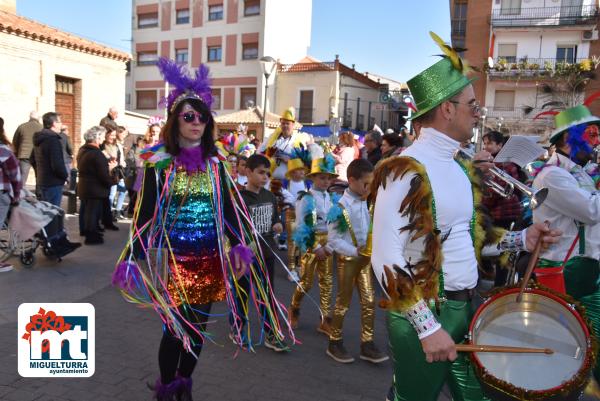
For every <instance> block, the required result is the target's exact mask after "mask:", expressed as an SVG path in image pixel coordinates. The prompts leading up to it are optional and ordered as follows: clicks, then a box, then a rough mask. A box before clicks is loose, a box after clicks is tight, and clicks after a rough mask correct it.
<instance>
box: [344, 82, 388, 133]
mask: <svg viewBox="0 0 600 401" xmlns="http://www.w3.org/2000/svg"><path fill="white" fill-rule="evenodd" d="M346 93H348V103H347V107H348V109H351V110H352V121H351V125H350V127H351V128H356V118H357V103H358V102H357V100H358V98H360V108H359V110H358V114H363V115H364V125H363V129H364V130H368V129H369V128H372V127H371V126H369V102H371V106H370V107H371V117H374V118H375V124H377V125H379V126H380V127H384V126H385V127H387V126H388V115H389V110H388V108H387V105H386V104H384V103H381V102H380V99H379V97H380V90H379V89H375V88H372V87H370V86H367V85H366V84H364V83H362V82H360V81H358V80H356V79H354V78H351V77H349V76H346V75H342V77H341V84H340V95H339V105H338V115H339V116H340V117H343V116H344V96H345V94H346Z"/></svg>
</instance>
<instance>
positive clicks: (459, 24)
mask: <svg viewBox="0 0 600 401" xmlns="http://www.w3.org/2000/svg"><path fill="white" fill-rule="evenodd" d="M466 31H467V3H466V2H458V1H457V2H456V3H454V14H453V15H452V35H458V36H464V35H465V34H466Z"/></svg>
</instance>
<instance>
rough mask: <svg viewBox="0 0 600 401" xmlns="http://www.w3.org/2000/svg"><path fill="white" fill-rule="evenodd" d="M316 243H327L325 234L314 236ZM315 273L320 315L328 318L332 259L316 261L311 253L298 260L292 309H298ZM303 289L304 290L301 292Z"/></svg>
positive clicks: (331, 287) (310, 286)
mask: <svg viewBox="0 0 600 401" xmlns="http://www.w3.org/2000/svg"><path fill="white" fill-rule="evenodd" d="M316 242H317V243H320V244H326V243H327V234H326V233H324V234H316ZM315 272H316V273H317V276H318V278H319V298H320V307H321V313H322V314H323V316H324V317H327V316H329V314H330V311H331V300H332V293H333V265H332V258H331V257H329V258H327V259H325V260H317V257H316V256H315V254H314V253H312V252H306V253H305V254H304V255H303V256H302V259H301V260H300V286H302V288H300V286H298V287H296V290H295V291H294V295H293V296H292V308H294V309H300V304H301V303H302V298H304V293H305V292H308V291H309V290H310V289H311V288H312V285H313V281H314V279H315ZM302 289H304V290H302Z"/></svg>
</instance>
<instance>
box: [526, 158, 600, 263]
mask: <svg viewBox="0 0 600 401" xmlns="http://www.w3.org/2000/svg"><path fill="white" fill-rule="evenodd" d="M547 164H550V165H551V166H549V167H545V168H544V169H543V170H542V171H540V172H539V174H538V175H537V177H536V178H535V180H534V181H533V187H534V188H535V189H540V188H548V197H547V198H546V200H545V201H544V203H542V204H541V205H540V206H539V207H538V208H536V209H535V210H534V211H533V221H534V222H536V223H537V222H544V221H549V222H550V227H551V228H554V229H559V230H561V231H562V232H563V234H562V237H561V239H560V241H559V242H558V243H557V244H554V245H552V246H551V247H550V248H548V249H547V250H544V251H542V254H541V257H542V258H545V259H549V260H554V261H561V262H562V261H563V260H564V258H565V257H566V256H567V252H568V251H569V248H570V246H571V244H572V243H573V241H574V240H575V237H576V236H577V232H578V229H577V225H576V224H575V222H576V221H578V222H581V223H583V224H585V253H584V254H583V255H585V256H589V257H592V258H595V259H599V258H600V193H598V191H596V190H595V189H594V181H593V180H592V178H591V177H590V176H589V175H588V174H587V173H585V171H584V170H583V168H581V166H578V165H577V164H576V163H574V162H573V161H571V160H570V159H569V158H567V157H565V156H563V155H561V154H558V153H554V154H553V155H552V157H551V158H550V160H548V163H547ZM578 255H579V244H576V246H575V250H574V251H573V254H572V255H571V257H573V256H578ZM583 255H582V256H583Z"/></svg>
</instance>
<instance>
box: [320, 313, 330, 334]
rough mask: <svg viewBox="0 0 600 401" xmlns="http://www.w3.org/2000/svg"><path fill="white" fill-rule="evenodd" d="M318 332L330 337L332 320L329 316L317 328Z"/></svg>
mask: <svg viewBox="0 0 600 401" xmlns="http://www.w3.org/2000/svg"><path fill="white" fill-rule="evenodd" d="M317 331H318V332H319V333H323V334H325V335H326V336H327V337H329V335H330V334H331V318H330V317H329V316H328V317H326V318H325V319H323V320H321V324H319V326H318V327H317Z"/></svg>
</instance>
